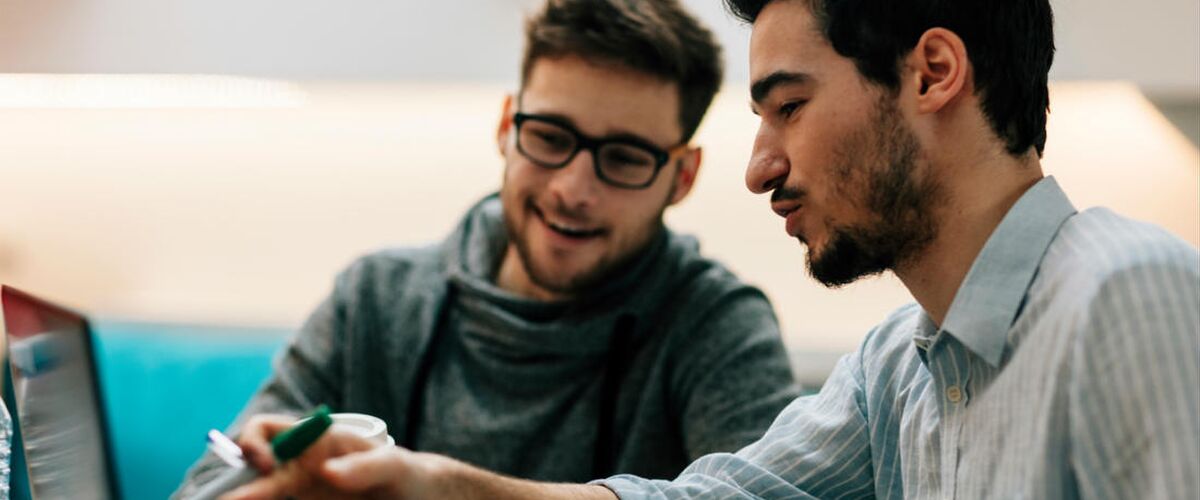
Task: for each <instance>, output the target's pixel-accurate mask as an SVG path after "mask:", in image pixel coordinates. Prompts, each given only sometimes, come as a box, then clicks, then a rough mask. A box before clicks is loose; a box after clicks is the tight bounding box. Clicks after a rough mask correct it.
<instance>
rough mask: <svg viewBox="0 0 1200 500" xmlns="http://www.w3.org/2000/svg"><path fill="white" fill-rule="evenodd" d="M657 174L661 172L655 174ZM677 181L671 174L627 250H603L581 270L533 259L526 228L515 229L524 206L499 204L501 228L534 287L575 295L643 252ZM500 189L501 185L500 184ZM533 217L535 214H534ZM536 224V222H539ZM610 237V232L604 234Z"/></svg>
mask: <svg viewBox="0 0 1200 500" xmlns="http://www.w3.org/2000/svg"><path fill="white" fill-rule="evenodd" d="M659 174H660V175H661V174H663V172H660V173H659ZM677 182H678V175H676V176H675V177H673V180H672V181H671V188H670V189H669V190H667V199H666V200H664V201H663V202H662V204H661V205H660V206H659V207H658V210H657V213H656V214H655V216H654V217H653V218H651V219H649V226H648V227H643V228H642V229H641V230H640V231H639V235H640V237H639V238H637V239H636V242H635V243H634V244H633V245H632V246H631V248H629V249H625V250H621V249H617V251H616V252H609V253H604V254H602V255H601V256H600V258H599V260H597V261H596V263H595V264H594V265H592V266H591V267H590V268H588V269H587V270H585V271H583V272H579V273H574V274H563V273H556V272H554V271H553V270H551V269H547V268H546V267H544V266H541V265H540V264H539V262H537V259H535V258H534V256H533V249H532V248H531V244H530V242H529V238H528V237H527V234H525V233H527V232H528V231H529V229H530V228H529V227H528V226H526V227H525V228H524V232H520V231H518V230H517V229H515V228H516V227H517V225H516V222H517V221H516V220H515V219H516V218H517V217H519V216H520V214H521V212H522V211H524V210H526V207H525V205H522V206H521V207H517V208H512V209H510V208H509V207H507V206H505V207H502V211H503V213H504V228H505V231H506V233H507V235H508V241H509V242H510V243H511V246H512V247H515V248H516V250H517V257H518V258H520V260H521V266H522V267H523V268H524V269H525V274H526V275H527V276H529V280H530V282H532V283H533V284H534V285H535V286H537V287H539V288H541V289H543V290H546V291H549V292H551V293H554V294H555V295H559V296H563V297H575V296H578V295H580V294H581V293H583V292H586V291H587V290H592V289H595V288H597V287H599V286H601V285H603V283H605V282H607V281H610V280H612V279H614V277H615V276H616V275H617V274H620V273H621V272H623V271H624V270H625V268H626V267H627V266H628V265H629V264H630V263H631V262H632V261H634V260H636V259H637V258H638V257H639V256H641V254H642V252H644V251H645V250H646V249H647V248H648V247H649V246H650V244H651V242H653V241H654V239H655V236H657V235H658V234H659V233H660V232H662V231H664V230H665V226H664V224H663V213H664V212H665V211H666V208H667V206H668V205H669V204H670V199H671V193H674V191H675V183H677ZM501 189H503V187H501ZM524 203H526V204H527V203H532V200H525V201H524ZM534 217H536V216H534ZM539 223H540V221H539ZM607 236H608V237H611V233H609V235H607Z"/></svg>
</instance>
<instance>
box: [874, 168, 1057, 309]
mask: <svg viewBox="0 0 1200 500" xmlns="http://www.w3.org/2000/svg"><path fill="white" fill-rule="evenodd" d="M933 170H934V171H935V172H934V175H937V176H938V178H941V179H947V180H948V182H946V183H945V184H944V185H943V189H945V190H946V191H945V194H946V195H947V196H946V198H945V199H946V202H945V203H944V204H943V205H942V206H941V207H939V208H938V209H936V210H935V213H934V217H935V218H936V220H937V221H938V233H937V236H936V237H935V238H934V240H933V241H932V242H931V243H930V244H929V246H928V247H926V248H925V249H924V250H922V251H921V252H920V253H919V254H918V255H915V256H913V257H911V258H909V259H907V260H906V261H905V262H903V263H902V264H901V265H898V266H897V268H896V269H895V272H896V276H898V277H899V278H900V281H901V282H903V283H904V286H905V287H906V288H908V291H909V292H910V293H912V295H913V298H914V299H916V301H917V303H919V304H920V305H921V307H922V308H923V309H924V310H925V312H926V313H928V314H929V316H930V318H932V319H933V321H934V323H935V324H937V325H938V326H939V327H940V326H941V325H942V322H943V321H944V320H945V318H946V314H947V313H948V312H949V310H950V305H951V304H952V303H953V302H954V296H955V295H956V294H957V293H958V289H959V287H960V286H961V285H962V282H963V280H964V279H966V276H967V273H968V272H969V271H970V270H971V266H972V265H973V264H974V263H975V259H976V257H978V256H979V252H980V251H981V250H983V246H984V244H986V243H987V240H988V238H989V237H990V236H991V235H992V232H993V231H994V230H995V229H996V226H998V225H999V224H1000V221H1001V220H1002V219H1003V218H1004V216H1005V214H1007V213H1008V211H1009V209H1011V208H1012V206H1013V205H1014V204H1016V202H1017V200H1018V199H1020V198H1021V195H1023V194H1025V191H1027V190H1028V189H1029V188H1030V187H1032V186H1033V185H1034V184H1036V183H1037V182H1038V181H1039V180H1040V179H1041V178H1042V176H1043V175H1042V169H1041V165H1040V163H1039V162H1038V159H1037V156H1036V155H1035V154H1034V153H1029V154H1027V155H1026V156H1024V157H1021V158H1014V157H1012V156H1009V155H1004V154H1002V155H1000V156H999V157H996V156H991V157H985V158H984V159H982V160H976V161H969V160H968V161H961V160H960V161H957V162H952V163H949V164H944V166H942V167H935V168H934V169H933Z"/></svg>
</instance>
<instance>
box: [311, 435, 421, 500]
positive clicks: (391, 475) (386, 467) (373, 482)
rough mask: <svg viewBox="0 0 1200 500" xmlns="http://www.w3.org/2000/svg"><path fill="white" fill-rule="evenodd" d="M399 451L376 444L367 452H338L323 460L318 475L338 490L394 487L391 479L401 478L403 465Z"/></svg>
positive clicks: (357, 490) (352, 490) (389, 488)
mask: <svg viewBox="0 0 1200 500" xmlns="http://www.w3.org/2000/svg"><path fill="white" fill-rule="evenodd" d="M402 453H403V450H401V449H400V448H397V447H395V446H379V447H377V448H372V449H370V450H367V451H362V452H358V453H351V454H348V455H342V456H340V457H337V458H332V459H329V460H327V461H325V464H324V465H323V466H322V467H321V474H322V475H323V476H325V480H326V481H329V482H330V483H331V484H333V485H334V486H335V487H337V488H338V489H341V490H344V491H351V492H364V491H367V490H374V489H386V490H395V489H396V488H395V487H396V486H398V485H394V484H392V482H393V481H396V482H398V481H402V480H403V479H402V477H403V476H404V472H405V470H404V469H405V464H404V460H403V457H402Z"/></svg>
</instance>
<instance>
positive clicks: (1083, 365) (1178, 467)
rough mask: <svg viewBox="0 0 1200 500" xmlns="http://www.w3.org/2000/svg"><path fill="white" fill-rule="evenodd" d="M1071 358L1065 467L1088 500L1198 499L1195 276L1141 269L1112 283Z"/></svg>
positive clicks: (1199, 328) (1199, 283)
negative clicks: (1068, 452)
mask: <svg viewBox="0 0 1200 500" xmlns="http://www.w3.org/2000/svg"><path fill="white" fill-rule="evenodd" d="M1081 324H1083V325H1085V326H1084V327H1083V330H1082V331H1081V332H1080V335H1079V336H1078V337H1077V343H1076V344H1075V346H1074V352H1073V355H1072V359H1073V364H1072V380H1071V383H1070V395H1069V404H1070V410H1069V412H1070V426H1071V431H1070V432H1071V443H1072V444H1071V461H1072V463H1073V464H1074V469H1075V470H1074V472H1075V479H1076V482H1077V486H1078V488H1079V491H1080V493H1081V496H1082V497H1084V498H1163V499H1165V498H1194V496H1195V495H1196V492H1197V491H1200V390H1198V389H1197V387H1196V384H1197V382H1200V374H1198V373H1197V372H1198V371H1200V368H1198V367H1200V273H1197V272H1196V270H1195V268H1188V269H1181V268H1179V267H1176V266H1165V265H1143V266H1140V267H1137V268H1134V269H1130V270H1126V271H1122V272H1120V273H1118V274H1117V275H1114V276H1113V277H1111V278H1109V279H1108V280H1107V281H1106V282H1105V283H1104V284H1103V285H1102V286H1101V287H1100V290H1099V292H1098V293H1097V295H1096V297H1095V299H1094V300H1093V301H1092V302H1091V305H1090V308H1089V309H1088V311H1087V314H1086V319H1085V321H1083V322H1081Z"/></svg>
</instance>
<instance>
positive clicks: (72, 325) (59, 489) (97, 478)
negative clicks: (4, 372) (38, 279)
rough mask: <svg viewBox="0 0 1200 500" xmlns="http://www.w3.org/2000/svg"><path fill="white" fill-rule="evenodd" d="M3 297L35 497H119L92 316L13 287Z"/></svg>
mask: <svg viewBox="0 0 1200 500" xmlns="http://www.w3.org/2000/svg"><path fill="white" fill-rule="evenodd" d="M0 300H2V301H3V307H4V323H5V327H6V329H7V331H8V335H7V344H8V360H9V366H10V367H11V374H12V390H13V393H12V397H13V401H12V402H13V403H15V408H10V410H12V411H13V412H14V413H15V415H13V417H14V421H15V422H16V423H17V425H18V428H17V431H18V432H19V434H20V440H21V441H22V442H23V449H22V450H14V451H24V462H25V464H26V467H27V472H28V479H29V487H30V489H31V493H32V495H33V497H34V498H78V499H92V498H95V499H103V498H112V497H115V496H116V495H115V491H116V490H115V487H114V482H113V480H112V478H113V475H112V469H111V467H110V464H111V460H110V458H111V456H110V455H109V451H108V447H107V438H106V434H105V431H106V429H107V427H106V425H105V421H104V413H103V410H102V409H103V406H102V405H101V397H100V391H99V384H98V381H97V379H96V367H95V362H94V358H93V349H92V339H91V332H90V330H89V328H88V325H87V321H86V320H85V319H84V318H83V317H82V316H80V315H78V314H75V313H72V312H70V311H67V310H65V309H63V308H60V307H57V306H54V305H52V304H49V303H47V302H45V301H42V300H39V299H37V298H35V297H32V296H30V295H28V294H26V293H24V292H20V291H18V290H15V289H13V288H11V287H4V288H3V290H0ZM20 472H22V471H17V470H14V471H13V473H14V474H19V473H20ZM13 493H14V494H15V495H20V492H15V491H14V492H13Z"/></svg>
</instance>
